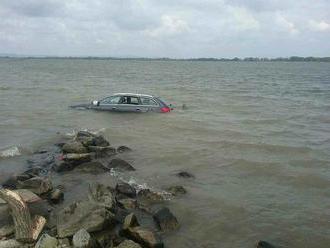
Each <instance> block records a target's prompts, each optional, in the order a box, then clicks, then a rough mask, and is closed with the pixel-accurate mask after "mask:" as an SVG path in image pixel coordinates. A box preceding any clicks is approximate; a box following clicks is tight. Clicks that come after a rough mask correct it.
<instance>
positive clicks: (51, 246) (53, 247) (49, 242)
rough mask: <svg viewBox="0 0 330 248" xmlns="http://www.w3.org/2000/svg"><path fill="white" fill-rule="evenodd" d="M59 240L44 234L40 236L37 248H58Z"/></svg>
mask: <svg viewBox="0 0 330 248" xmlns="http://www.w3.org/2000/svg"><path fill="white" fill-rule="evenodd" d="M57 244H58V241H57V239H56V238H53V237H52V236H49V235H48V234H43V235H41V237H40V238H39V240H38V242H37V244H36V246H35V248H57Z"/></svg>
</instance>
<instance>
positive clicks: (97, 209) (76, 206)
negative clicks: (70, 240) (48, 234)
mask: <svg viewBox="0 0 330 248" xmlns="http://www.w3.org/2000/svg"><path fill="white" fill-rule="evenodd" d="M113 217H114V215H113V214H112V213H111V212H109V211H108V210H107V209H106V208H105V207H104V206H101V205H99V204H97V203H95V202H93V201H82V202H75V203H73V204H71V205H70V206H68V207H66V208H64V209H62V210H61V211H59V213H58V214H57V233H58V236H59V237H60V238H65V237H70V236H72V235H73V234H75V233H76V232H77V231H78V230H80V229H82V228H84V229H85V230H86V231H88V232H94V231H100V230H102V229H103V228H104V227H106V226H107V224H109V225H110V224H111V223H110V220H111V219H113Z"/></svg>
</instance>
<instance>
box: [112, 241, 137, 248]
mask: <svg viewBox="0 0 330 248" xmlns="http://www.w3.org/2000/svg"><path fill="white" fill-rule="evenodd" d="M116 248H142V247H141V246H140V245H139V244H138V243H135V242H134V241H132V240H124V241H123V242H121V243H120V244H119V245H118V246H116Z"/></svg>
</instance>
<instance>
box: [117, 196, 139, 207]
mask: <svg viewBox="0 0 330 248" xmlns="http://www.w3.org/2000/svg"><path fill="white" fill-rule="evenodd" d="M117 202H118V204H119V205H120V206H121V207H123V208H125V209H135V208H136V207H137V201H136V199H132V198H122V199H117Z"/></svg>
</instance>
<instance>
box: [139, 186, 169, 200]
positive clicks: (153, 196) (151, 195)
mask: <svg viewBox="0 0 330 248" xmlns="http://www.w3.org/2000/svg"><path fill="white" fill-rule="evenodd" d="M137 196H138V199H139V200H140V201H143V202H147V203H153V202H160V201H163V200H164V197H163V196H162V195H161V194H160V193H158V192H154V191H151V190H150V189H142V190H140V191H139V193H138V194H137Z"/></svg>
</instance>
